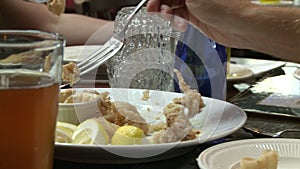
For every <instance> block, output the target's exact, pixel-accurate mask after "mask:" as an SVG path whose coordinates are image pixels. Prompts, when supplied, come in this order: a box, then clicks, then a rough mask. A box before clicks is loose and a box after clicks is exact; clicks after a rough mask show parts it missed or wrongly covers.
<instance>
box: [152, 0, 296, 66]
mask: <svg viewBox="0 0 300 169" xmlns="http://www.w3.org/2000/svg"><path fill="white" fill-rule="evenodd" d="M175 2H176V3H182V2H184V3H185V5H186V6H185V13H183V12H182V10H177V11H168V9H166V5H167V6H171V5H172V4H174V3H175ZM161 4H166V5H161ZM175 5H176V4H175ZM177 5H178V4H177ZM147 8H148V11H150V12H155V11H161V12H167V13H173V14H175V15H180V16H183V17H185V18H186V19H188V20H189V21H190V22H192V23H193V24H195V25H196V26H197V27H199V28H200V29H201V31H202V32H203V33H204V34H205V35H207V36H208V37H209V38H211V39H213V40H215V41H216V42H219V43H221V44H223V45H225V46H228V47H234V48H243V49H252V50H256V51H260V52H263V53H266V54H270V55H273V56H276V57H279V58H282V59H285V60H290V61H296V62H300V50H299V48H298V46H300V9H299V8H288V7H270V6H261V5H255V4H253V3H251V2H250V1H249V0H230V1H228V0H210V1H207V0H182V1H178V0H177V1H172V0H149V3H148V6H147ZM179 12H180V13H179Z"/></svg>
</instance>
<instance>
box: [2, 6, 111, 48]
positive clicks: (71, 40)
mask: <svg viewBox="0 0 300 169" xmlns="http://www.w3.org/2000/svg"><path fill="white" fill-rule="evenodd" d="M0 12H1V13H0V17H1V23H0V28H1V29H36V30H42V31H48V32H58V33H60V34H62V35H63V36H65V38H66V40H67V45H78V44H85V43H86V41H87V40H88V39H89V38H90V36H92V35H93V33H95V32H96V31H103V33H101V35H103V36H101V37H97V38H93V40H95V41H94V43H95V44H99V43H100V44H102V43H104V42H105V41H106V40H107V39H108V38H109V37H110V36H111V35H112V32H113V23H112V22H111V21H106V20H101V19H97V18H91V17H87V16H84V15H80V14H62V15H60V16H57V15H55V14H53V13H51V12H49V11H48V9H47V6H46V5H43V4H34V3H30V2H26V1H23V0H1V1H0ZM97 35H99V33H98V34H97ZM89 42H90V43H93V42H91V40H89Z"/></svg>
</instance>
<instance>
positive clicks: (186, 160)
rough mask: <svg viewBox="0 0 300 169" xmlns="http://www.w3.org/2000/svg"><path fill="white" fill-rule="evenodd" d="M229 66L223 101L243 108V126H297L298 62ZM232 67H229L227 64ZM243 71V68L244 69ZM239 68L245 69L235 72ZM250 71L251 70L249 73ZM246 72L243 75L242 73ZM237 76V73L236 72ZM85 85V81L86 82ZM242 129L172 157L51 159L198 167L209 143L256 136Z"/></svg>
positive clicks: (105, 167) (239, 61)
mask: <svg viewBox="0 0 300 169" xmlns="http://www.w3.org/2000/svg"><path fill="white" fill-rule="evenodd" d="M230 64H231V65H233V66H232V67H234V66H236V65H238V66H239V69H237V70H235V71H237V75H238V76H235V77H234V78H232V77H231V79H230V80H229V79H228V81H227V97H226V102H229V103H231V104H234V105H236V106H238V107H240V108H241V109H243V110H244V111H245V113H246V115H247V120H246V122H245V124H244V126H243V127H248V128H259V129H260V130H264V131H269V132H275V131H279V130H283V129H287V128H292V129H300V78H299V77H300V75H298V74H297V70H298V69H300V65H299V64H297V63H292V62H287V61H282V60H267V59H254V58H244V57H231V59H230ZM229 67H231V66H229ZM245 70H246V71H245ZM239 71H244V72H242V73H241V74H238V73H239ZM249 72H250V73H249ZM243 73H245V74H243ZM235 75H236V74H235ZM95 83H96V87H99V88H103V87H109V86H108V82H107V80H106V79H99V80H96V81H95ZM87 84H88V83H87ZM282 137H283V138H300V133H286V134H283V135H282ZM256 138H258V136H254V135H252V134H251V133H249V132H247V131H245V130H244V129H243V128H240V129H238V130H237V131H236V132H234V133H232V134H230V135H227V136H225V137H222V138H219V139H216V140H212V141H209V142H205V143H201V144H199V145H197V146H194V147H192V148H191V149H190V150H189V151H188V152H186V153H184V154H180V155H178V156H175V157H171V158H167V159H163V160H157V161H152V162H141V163H129V164H126V163H125V164H124V163H118V162H117V161H116V162H115V163H112V164H101V163H85V162H78V161H67V160H62V159H58V158H56V157H55V159H54V164H53V165H54V167H53V168H54V169H118V168H120V169H153V168H160V169H169V168H170V169H199V166H198V164H197V158H198V156H199V154H200V153H201V152H203V151H204V150H206V149H207V148H209V147H211V146H215V145H218V144H222V143H225V142H230V141H236V140H244V139H256Z"/></svg>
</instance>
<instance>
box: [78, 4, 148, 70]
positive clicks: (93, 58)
mask: <svg viewBox="0 0 300 169" xmlns="http://www.w3.org/2000/svg"><path fill="white" fill-rule="evenodd" d="M147 1H148V0H142V1H140V2H139V4H138V5H137V6H136V7H135V9H134V10H133V12H132V13H131V14H130V15H129V16H128V17H127V19H126V20H127V21H126V23H125V25H124V27H123V29H122V30H121V31H119V32H118V33H116V34H114V35H113V36H112V37H111V38H110V39H109V40H108V41H107V42H106V43H105V44H104V45H103V46H102V47H101V48H99V49H97V50H96V51H95V52H93V53H92V54H91V55H90V56H88V57H87V58H86V59H84V60H82V61H81V62H79V63H78V64H77V66H78V67H79V70H80V76H82V75H85V74H87V73H89V72H90V71H92V70H94V69H95V68H97V67H99V66H100V65H101V64H103V63H104V62H105V61H107V60H108V59H109V58H111V57H112V56H114V55H115V54H116V53H117V52H118V51H119V50H120V49H121V48H122V47H123V45H124V43H123V39H124V37H125V31H126V30H127V27H128V25H129V23H130V22H131V20H132V19H133V17H134V15H136V14H137V13H138V11H139V10H140V9H141V8H142V7H143V5H144V4H145V3H146V2H147Z"/></svg>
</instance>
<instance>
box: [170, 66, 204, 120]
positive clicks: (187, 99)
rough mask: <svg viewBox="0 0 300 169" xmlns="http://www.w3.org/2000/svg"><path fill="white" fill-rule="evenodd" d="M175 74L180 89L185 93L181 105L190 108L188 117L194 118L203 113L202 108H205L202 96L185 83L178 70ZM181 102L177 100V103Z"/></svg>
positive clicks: (175, 70)
mask: <svg viewBox="0 0 300 169" xmlns="http://www.w3.org/2000/svg"><path fill="white" fill-rule="evenodd" d="M174 72H175V73H176V75H177V78H178V81H179V88H180V90H182V91H183V93H184V96H183V97H182V98H181V99H179V100H180V103H181V104H182V105H184V106H185V107H187V108H188V117H193V116H194V115H196V114H198V113H199V112H200V111H201V108H202V107H204V102H203V100H202V97H201V94H200V93H199V92H198V91H197V90H195V89H191V88H190V86H188V85H187V84H186V83H185V81H184V79H183V77H182V75H181V73H180V72H179V71H178V70H177V69H174ZM179 100H178V99H177V102H178V101H179Z"/></svg>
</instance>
